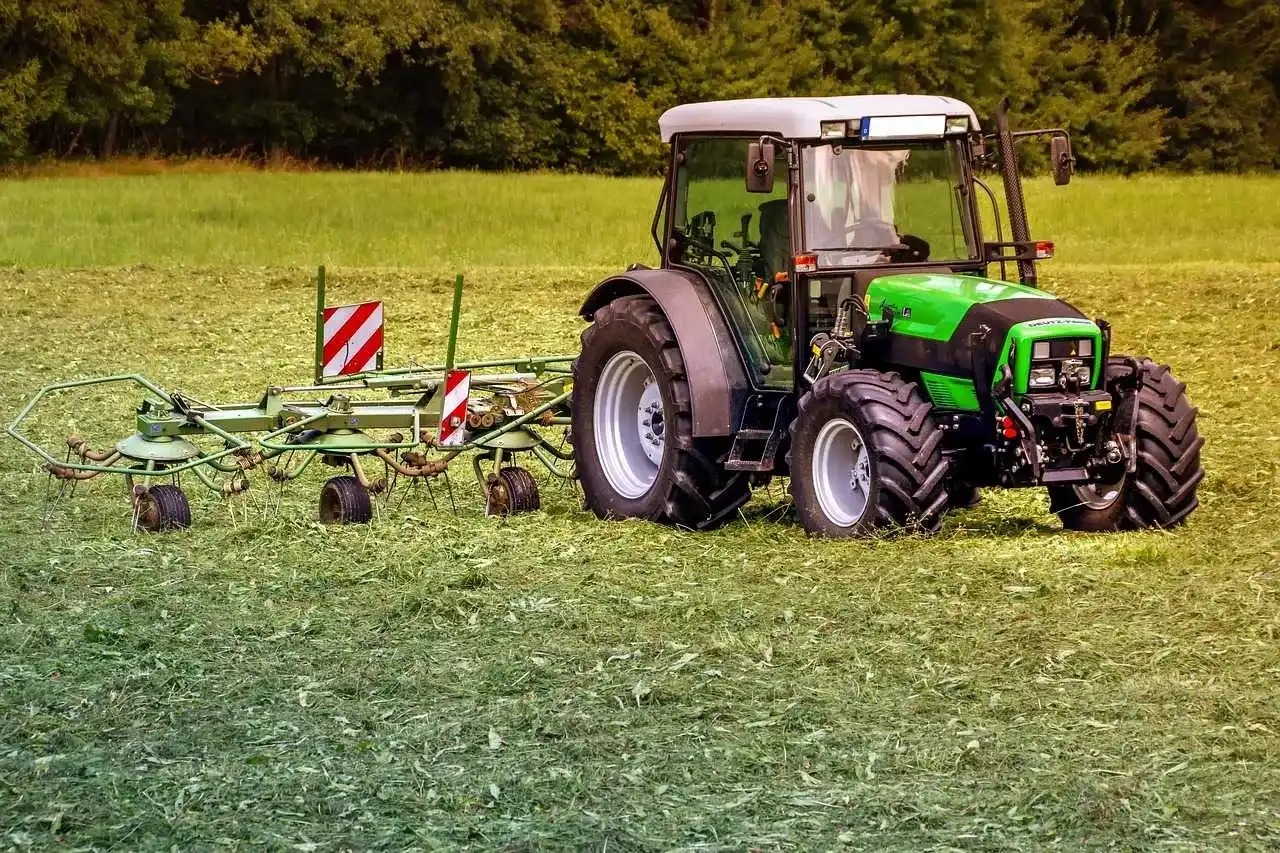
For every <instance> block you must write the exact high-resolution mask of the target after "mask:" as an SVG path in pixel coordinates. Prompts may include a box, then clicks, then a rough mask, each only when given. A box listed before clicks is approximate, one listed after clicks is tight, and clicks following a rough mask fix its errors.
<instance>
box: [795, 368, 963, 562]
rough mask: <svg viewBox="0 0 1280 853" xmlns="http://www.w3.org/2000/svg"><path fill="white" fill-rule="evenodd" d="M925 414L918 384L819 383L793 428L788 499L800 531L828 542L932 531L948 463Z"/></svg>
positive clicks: (838, 379) (850, 375)
mask: <svg viewBox="0 0 1280 853" xmlns="http://www.w3.org/2000/svg"><path fill="white" fill-rule="evenodd" d="M931 412H932V406H931V404H930V403H929V401H928V400H926V399H925V398H924V396H923V395H922V394H921V393H920V389H919V387H918V386H917V385H916V383H914V382H907V381H905V380H903V379H902V377H900V376H899V375H898V374H896V373H880V372H878V371H875V370H850V371H846V372H844V373H837V374H832V375H830V376H827V377H825V378H823V379H821V380H819V381H818V382H817V383H816V384H815V385H814V386H813V390H811V391H810V392H809V393H807V394H805V395H804V396H803V397H802V398H801V399H800V405H799V413H798V414H797V416H796V419H795V421H794V422H793V423H792V425H791V451H790V454H789V462H790V466H791V494H792V497H793V498H794V499H795V503H796V512H797V514H798V515H799V518H800V523H801V524H802V525H803V526H804V529H805V530H806V531H807V532H808V533H810V534H811V535H815V536H826V537H832V538H839V537H846V536H865V535H868V534H871V533H874V532H875V531H877V530H879V529H884V528H891V529H903V530H908V531H918V532H924V533H932V532H934V531H936V530H937V529H938V527H939V526H940V525H941V523H942V515H943V513H944V512H945V511H946V508H947V503H948V493H947V488H946V482H945V481H946V476H947V471H948V470H949V469H950V465H951V463H950V462H949V460H947V458H946V457H945V456H943V455H942V431H941V430H939V429H938V425H937V424H936V423H934V420H933V417H932V414H931Z"/></svg>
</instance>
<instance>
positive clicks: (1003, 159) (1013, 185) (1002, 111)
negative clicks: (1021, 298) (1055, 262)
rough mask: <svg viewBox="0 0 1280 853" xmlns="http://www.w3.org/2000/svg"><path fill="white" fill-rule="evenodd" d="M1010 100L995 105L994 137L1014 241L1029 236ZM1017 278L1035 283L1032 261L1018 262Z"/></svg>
mask: <svg viewBox="0 0 1280 853" xmlns="http://www.w3.org/2000/svg"><path fill="white" fill-rule="evenodd" d="M1008 110H1009V99H1008V98H1002V99H1001V100H1000V104H999V106H997V107H996V139H997V141H998V144H999V145H1000V177H1001V178H1002V179H1003V180H1004V196H1005V205H1006V206H1007V207H1008V209H1009V231H1010V237H1011V238H1012V239H1013V241H1014V242H1015V243H1025V242H1027V241H1029V240H1030V239H1031V225H1030V224H1029V223H1028V222H1027V201H1026V198H1025V197H1024V196H1023V194H1022V173H1021V172H1020V171H1019V170H1018V151H1017V149H1016V148H1014V146H1013V132H1012V131H1011V130H1009V114H1008ZM1018 280H1019V281H1021V282H1022V283H1023V284H1025V285H1026V286H1027V287H1035V286H1036V264H1035V261H1029V260H1020V261H1018Z"/></svg>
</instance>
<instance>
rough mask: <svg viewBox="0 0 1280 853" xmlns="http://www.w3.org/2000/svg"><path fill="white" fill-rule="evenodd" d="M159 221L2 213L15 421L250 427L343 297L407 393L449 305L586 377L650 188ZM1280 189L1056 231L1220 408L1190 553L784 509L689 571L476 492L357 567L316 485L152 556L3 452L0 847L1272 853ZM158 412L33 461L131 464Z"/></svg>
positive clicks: (982, 524) (698, 550)
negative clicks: (183, 399) (321, 271)
mask: <svg viewBox="0 0 1280 853" xmlns="http://www.w3.org/2000/svg"><path fill="white" fill-rule="evenodd" d="M155 180H156V179H153V178H137V179H132V178H131V179H115V180H102V181H99V182H96V183H94V182H84V183H77V182H74V181H27V182H21V183H4V184H0V200H3V202H4V203H3V205H0V211H3V212H2V213H0V258H6V259H8V260H9V261H11V262H12V263H13V264H14V266H12V267H10V268H7V269H0V317H3V318H4V326H3V330H4V334H3V335H0V412H13V411H14V410H16V408H17V407H18V406H19V405H20V404H21V402H22V400H23V399H24V398H25V396H26V395H27V394H28V393H29V392H30V391H31V390H32V389H33V388H34V387H35V386H37V385H39V384H41V383H44V382H48V381H51V380H54V379H57V378H63V377H67V376H73V375H90V374H98V373H109V372H113V371H118V370H126V369H138V370H141V371H142V372H144V373H146V374H147V375H149V376H151V377H152V378H154V379H156V380H158V381H160V382H161V383H162V384H165V385H168V386H181V387H184V388H187V389H188V390H190V391H192V392H193V393H195V394H197V395H198V396H205V397H211V398H216V399H220V400H221V399H250V398H254V397H256V396H257V395H258V394H259V393H260V392H261V389H262V388H263V387H264V386H265V385H266V384H267V383H268V382H280V381H291V380H293V379H301V378H303V377H305V375H306V372H307V369H308V363H309V360H310V355H311V352H310V350H311V343H310V337H309V334H310V326H309V324H310V319H309V312H310V310H311V302H310V300H311V298H312V297H311V291H310V286H309V282H308V275H309V273H308V272H307V270H306V269H304V267H305V266H306V265H309V264H311V263H312V262H318V261H320V260H327V261H329V262H331V263H333V264H336V265H337V268H336V269H334V270H333V271H332V278H331V287H332V288H333V291H334V294H335V298H345V297H348V296H349V297H351V298H361V297H366V296H372V295H381V296H383V297H385V298H386V300H387V302H388V313H389V323H390V329H389V334H390V347H391V351H392V355H393V357H397V358H403V357H405V356H408V355H411V354H412V355H416V356H420V357H422V358H430V357H433V356H436V355H438V354H439V353H440V351H441V350H442V348H443V339H444V322H445V316H444V315H445V311H446V310H447V300H448V297H447V293H448V286H449V279H448V273H449V272H450V271H451V270H452V269H453V268H455V266H456V267H459V268H461V269H462V270H463V271H464V272H466V274H467V277H468V282H469V290H468V294H467V302H466V310H465V312H464V322H463V330H462V334H463V340H462V348H463V350H464V353H463V354H464V355H480V354H485V355H488V354H496V353H499V352H505V353H521V352H525V351H531V352H559V351H572V350H573V347H574V345H575V340H576V335H577V333H578V331H579V329H580V321H578V319H577V318H576V316H575V314H574V312H575V308H576V305H577V301H578V299H579V298H580V296H581V294H582V293H583V292H584V291H585V290H586V289H587V288H588V287H589V286H590V284H591V283H592V282H593V281H594V280H595V279H596V278H597V277H598V276H599V274H600V269H597V267H600V268H603V267H607V266H610V265H617V264H620V263H622V262H624V261H625V260H629V259H631V257H633V256H635V255H640V256H643V252H644V249H645V245H646V244H645V240H646V237H645V232H646V230H647V227H648V219H649V211H648V207H649V195H650V194H651V192H652V191H653V189H654V185H653V184H652V182H646V181H618V182H614V181H605V180H602V179H594V178H568V177H552V176H535V177H529V178H512V177H493V176H458V175H438V176H435V175H433V176H402V177H401V176H347V175H338V176H333V175H316V176H289V175H286V176H273V175H265V176H261V175H255V176H239V175H236V176H206V177H205V178H202V179H199V180H197V179H195V178H189V179H188V178H183V179H182V180H181V181H178V182H177V183H173V184H164V183H163V182H162V183H160V184H156V183H154V181H155ZM170 180H174V181H177V178H172V177H168V176H166V177H164V178H163V181H170ZM184 181H185V183H184ZM339 186H341V187H345V188H346V190H347V192H344V193H337V192H336V188H337V187H339ZM1278 186H1280V185H1277V183H1276V182H1275V181H1274V180H1270V179H1266V180H1263V179H1259V180H1256V181H1250V180H1245V179H1217V178H1214V179H1210V178H1204V179H1200V178H1195V179H1164V178H1145V179H1140V180H1136V181H1120V180H1113V179H1088V178H1085V179H1081V180H1079V182H1078V184H1076V185H1073V186H1072V187H1070V188H1069V189H1068V190H1067V191H1066V192H1065V194H1063V195H1061V196H1058V198H1059V199H1060V200H1061V201H1062V206H1061V207H1058V208H1053V209H1050V208H1049V207H1048V205H1049V203H1050V200H1051V197H1050V196H1048V195H1047V193H1048V191H1049V188H1048V187H1041V186H1040V185H1036V188H1035V193H1036V196H1035V198H1036V206H1034V207H1033V208H1032V215H1033V217H1035V218H1034V219H1033V222H1035V223H1038V222H1044V223H1046V233H1048V232H1049V228H1048V223H1050V222H1053V223H1054V224H1055V225H1059V226H1060V227H1059V228H1058V229H1057V230H1055V231H1054V232H1053V236H1054V237H1055V238H1057V239H1058V240H1059V242H1060V245H1061V246H1062V250H1063V251H1062V256H1063V257H1064V258H1065V260H1064V261H1062V262H1057V263H1055V264H1052V265H1047V266H1046V267H1045V268H1044V271H1045V275H1046V278H1047V282H1046V283H1047V286H1049V287H1051V288H1053V289H1055V290H1057V291H1058V292H1060V293H1062V294H1063V295H1064V296H1066V297H1067V298H1069V299H1071V300H1073V301H1074V302H1075V303H1076V304H1078V305H1080V306H1081V307H1082V308H1084V309H1085V310H1087V311H1089V312H1090V313H1091V314H1098V315H1105V316H1107V317H1108V318H1109V319H1111V320H1112V321H1113V322H1114V324H1115V326H1116V329H1117V348H1118V349H1120V350H1123V351H1131V352H1142V353H1148V354H1150V355H1152V356H1154V357H1156V358H1158V359H1161V360H1166V361H1169V362H1171V363H1173V364H1174V365H1175V368H1176V370H1177V372H1178V373H1179V374H1180V376H1181V377H1182V378H1184V379H1185V380H1187V382H1188V384H1189V388H1190V393H1191V395H1192V398H1193V400H1194V401H1195V402H1196V403H1197V404H1198V405H1199V406H1200V407H1201V421H1200V426H1201V430H1202V434H1203V435H1205V437H1206V439H1207V441H1208V444H1207V445H1206V447H1205V451H1204V460H1205V466H1206V468H1207V470H1208V477H1207V479H1206V480H1205V482H1204V484H1203V486H1202V487H1201V501H1202V506H1201V508H1200V510H1199V511H1198V512H1197V513H1196V514H1195V515H1194V516H1193V517H1192V521H1191V523H1190V524H1189V525H1188V526H1187V527H1185V528H1183V529H1180V530H1178V531H1176V532H1173V533H1132V534H1123V535H1114V536H1093V535H1080V534H1070V535H1069V534H1065V533H1063V532H1062V531H1061V529H1060V526H1059V525H1058V524H1057V522H1056V521H1055V520H1054V519H1053V517H1052V516H1050V515H1049V514H1048V512H1047V509H1046V506H1045V501H1044V498H1043V496H1042V495H1040V494H1038V493H1036V492H1007V493H998V492H991V493H987V494H986V496H985V500H984V503H983V505H982V506H981V507H980V508H979V509H977V510H975V511H971V512H963V513H956V514H954V515H952V516H950V517H949V519H948V522H947V524H946V527H945V529H944V531H943V533H942V534H941V535H940V536H938V537H935V538H932V539H918V538H906V539H894V540H882V541H874V542H819V541H808V540H806V539H805V538H804V536H803V535H802V534H801V533H800V531H799V530H798V529H797V528H796V527H794V526H792V525H791V524H789V523H779V522H778V520H777V519H779V518H782V517H784V516H785V515H786V507H785V501H784V500H783V499H782V497H781V493H780V491H779V490H778V488H777V487H776V486H775V487H774V489H773V491H772V492H771V493H762V494H760V495H759V496H758V497H757V499H756V500H755V501H753V503H752V504H750V505H749V506H748V507H747V509H746V511H745V513H744V517H743V518H742V519H740V520H738V521H736V522H735V523H733V524H731V525H729V526H728V527H726V528H724V529H723V530H720V531H717V532H714V533H708V534H688V533H681V532H677V531H672V530H667V529H663V528H658V527H654V526H651V525H647V524H640V523H602V522H599V521H596V520H595V519H594V518H592V517H590V516H588V515H587V514H585V513H584V512H582V510H581V509H580V505H579V501H578V499H577V497H576V496H575V495H574V494H573V493H572V492H570V491H567V490H557V489H556V488H555V487H554V485H553V484H550V483H548V482H546V481H545V479H544V480H543V489H544V491H543V495H544V507H545V509H544V510H543V511H542V512H540V513H537V514H534V515H531V516H528V517H521V518H515V519H511V520H508V521H495V520H486V519H484V518H483V517H482V512H481V507H480V502H479V497H478V493H477V491H476V489H475V488H474V487H473V486H467V485H465V484H464V483H463V482H462V481H463V478H461V477H459V478H457V480H458V482H459V484H460V485H459V487H458V489H457V494H456V497H457V500H458V503H459V512H458V515H457V517H455V516H454V515H453V514H452V513H451V512H450V511H449V508H448V501H447V499H446V498H444V496H443V494H442V493H440V492H439V491H437V494H436V496H437V498H438V499H440V500H441V502H440V505H439V506H438V507H433V505H432V502H431V500H430V498H429V497H428V496H427V495H425V494H415V495H412V496H409V497H408V498H407V500H406V502H405V503H404V505H402V506H400V507H398V508H396V509H393V510H388V511H387V512H385V513H384V514H383V515H382V517H381V518H380V519H379V520H378V521H376V522H375V523H374V524H373V525H371V526H369V527H368V528H363V529H332V528H325V527H322V526H321V525H319V524H317V523H315V522H314V520H313V518H314V512H315V510H314V500H315V496H316V493H317V491H318V488H319V484H320V482H321V481H322V478H323V476H324V473H323V472H320V471H315V472H313V473H311V474H309V475H308V476H307V477H306V478H305V479H304V481H303V482H300V483H298V484H296V485H295V486H293V487H291V488H290V489H289V490H288V491H286V492H285V493H284V496H283V501H282V503H281V505H280V506H279V508H278V510H274V511H272V510H271V509H270V507H268V506H267V504H268V499H267V490H266V489H265V488H261V486H262V483H261V481H258V482H257V483H256V484H255V485H257V486H259V487H260V488H258V489H257V490H256V491H254V492H251V493H250V494H249V495H247V496H246V497H245V499H244V500H242V501H240V502H238V503H237V504H235V505H234V509H233V510H232V509H228V508H227V507H225V506H223V505H222V504H220V503H219V502H217V501H215V500H213V499H212V498H211V497H208V496H206V495H204V494H196V495H195V496H194V498H195V499H194V501H193V503H194V510H195V513H196V516H197V521H196V525H195V527H194V529H192V530H191V531H189V532H187V533H182V534H178V535H170V536H161V537H142V536H134V535H130V534H129V533H128V532H127V516H128V509H127V505H126V502H125V501H124V500H123V498H122V496H121V494H120V487H119V484H118V483H109V482H98V481H94V482H90V483H87V484H84V485H82V486H81V487H80V489H79V493H78V494H77V495H76V496H75V497H74V499H72V500H70V501H66V502H63V503H60V504H58V505H57V507H56V508H55V509H54V510H53V511H52V512H51V513H50V515H49V520H48V522H47V524H42V523H41V521H40V517H41V513H42V509H43V498H44V489H45V481H44V478H43V477H42V476H41V475H40V474H39V473H38V472H36V470H35V466H34V465H33V463H32V460H31V459H30V458H29V457H27V456H25V455H23V454H21V453H19V452H18V448H17V447H16V445H14V444H13V443H12V442H4V443H3V444H0V543H2V544H3V547H4V555H3V558H2V559H0V619H2V621H0V839H2V841H0V843H2V844H3V846H5V847H14V848H18V849H23V848H26V847H31V848H35V849H50V848H53V849H64V848H65V849H88V848H105V847H118V848H122V849H161V848H164V849H168V848H171V847H175V848H177V849H209V848H216V847H233V848H245V847H251V846H252V847H258V846H261V847H266V848H269V849H281V850H342V849H369V848H381V849H409V848H414V849H423V850H435V849H442V850H443V849H486V850H487V849H501V850H532V849H573V850H579V849H595V850H603V849H606V848H607V849H609V850H665V849H673V848H675V849H699V850H704V849H708V850H742V849H747V848H751V847H754V848H759V849H766V850H772V849H782V850H806V851H807V850H820V849H862V850H882V849H902V850H918V849H948V850H950V849H1008V848H1021V849H1044V848H1051V847H1058V848H1064V849H1081V848H1103V847H1106V848H1120V849H1169V848H1172V849H1186V850H1193V849H1195V850H1198V849H1205V848H1216V849H1254V850H1270V849H1275V848H1276V847H1277V845H1280V702H1277V698H1276V697H1277V695H1280V694H1278V690H1277V688H1278V687H1280V646H1278V643H1280V595H1278V594H1280V578H1278V577H1277V569H1276V566H1277V564H1278V563H1280V533H1278V531H1280V512H1278V511H1277V510H1276V505H1277V501H1278V500H1280V290H1278V289H1277V287H1276V284H1275V282H1276V279H1277V277H1278V276H1280V249H1277V248H1276V247H1277V246H1280V241H1276V240H1275V239H1274V237H1275V230H1276V227H1277V224H1276V220H1275V217H1276V216H1277V214H1276V212H1275V211H1276V206H1275V205H1274V204H1271V203H1270V197H1271V196H1274V192H1275V189H1277V188H1278ZM444 187H450V188H451V190H450V191H451V192H452V193H453V195H451V196H450V195H448V194H446V193H444V192H439V191H440V190H442V188H444ZM162 188H163V191H162ZM1147 190H1151V191H1153V192H1155V191H1158V192H1159V194H1160V198H1159V199H1155V198H1152V197H1151V196H1150V195H1149V194H1147ZM237 193H238V195H237ZM224 194H225V196H226V198H223V196H224ZM326 196H332V197H334V198H336V199H338V200H339V201H340V204H339V205H338V206H337V207H336V208H335V209H334V210H333V211H328V212H325V211H324V210H323V209H322V208H321V207H320V206H319V205H318V204H317V203H316V202H315V201H314V199H319V198H323V197H326ZM230 198H238V199H239V201H238V202H236V203H234V204H233V203H231V202H229V201H227V199H230ZM220 199H222V206H225V207H226V209H227V210H229V211H231V212H230V213H229V214H228V217H229V218H228V219H227V220H226V221H221V222H214V221H213V220H212V219H209V220H205V221H199V219H198V217H193V214H192V211H195V210H216V209H219V208H220V204H219V200H220ZM433 199H435V200H433ZM442 199H443V200H449V201H453V200H456V201H457V206H458V210H455V211H452V212H450V211H449V210H447V209H446V206H445V205H444V204H443V203H442V201H441V200H442ZM1206 199H1208V200H1207V201H1206ZM122 211H132V213H130V214H129V215H127V216H126V215H123V214H122ZM293 211H301V213H295V212H293ZM59 214H61V216H59ZM1250 217H1254V218H1255V220H1254V221H1252V224H1247V223H1248V222H1249V221H1250ZM1267 217H1270V219H1269V220H1268V219H1267ZM486 222H488V223H497V224H489V225H486V224H485V223H486ZM56 223H60V224H57V227H55V224H56ZM571 223H579V224H581V223H591V230H590V231H589V232H581V233H578V234H571V233H568V232H569V231H570V230H571V229H570V224H571ZM428 224H430V226H431V228H429V227H428ZM1246 226H1247V227H1246ZM59 229H61V230H59ZM432 229H434V230H432ZM42 235H43V236H44V238H45V239H43V240H42V239H41V236H42ZM1070 235H1074V236H1070ZM1090 235H1093V236H1090ZM1072 239H1074V240H1075V241H1076V242H1074V243H1068V241H1069V240H1072ZM580 241H582V242H580ZM579 246H586V247H587V249H586V251H582V250H580V249H579ZM1162 250H1163V253H1165V254H1167V255H1168V256H1169V257H1170V258H1173V259H1176V260H1178V261H1180V263H1179V264H1176V265H1171V266H1166V265H1162V264H1160V263H1158V261H1159V260H1161V257H1162ZM629 253H631V254H629ZM1072 259H1074V260H1072ZM1110 259H1116V260H1118V261H1121V262H1122V265H1119V266H1116V267H1108V266H1104V265H1103V264H1102V262H1103V261H1106V260H1110ZM1245 261H1248V262H1247V263H1246V262H1245ZM115 264H120V266H112V265H115ZM375 264H376V265H378V266H382V267H391V266H401V267H404V269H388V268H383V269H373V268H369V267H371V266H373V265H375ZM131 399H132V398H131V396H130V395H129V394H127V393H122V392H116V391H111V390H108V391H103V392H98V393H94V394H92V395H89V397H88V399H86V400H83V401H80V402H79V403H76V402H74V401H69V400H62V401H59V402H58V403H57V404H56V405H55V406H53V407H52V408H51V409H50V410H49V411H48V413H47V415H44V416H42V418H41V420H40V423H39V425H38V426H39V428H40V429H42V430H44V434H46V435H48V436H55V435H58V434H61V433H65V432H67V431H70V430H72V429H74V430H77V431H82V432H84V433H86V434H87V435H89V436H90V437H92V438H95V439H96V440H97V441H98V443H102V442H103V441H105V440H106V439H107V438H108V437H118V436H120V435H123V434H124V433H125V432H127V431H128V430H129V429H130V426H129V416H128V413H129V412H128V407H129V404H130V402H131Z"/></svg>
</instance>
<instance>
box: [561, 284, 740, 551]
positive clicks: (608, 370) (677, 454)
mask: <svg viewBox="0 0 1280 853" xmlns="http://www.w3.org/2000/svg"><path fill="white" fill-rule="evenodd" d="M593 320H594V321H593V322H592V324H591V325H590V326H588V327H587V329H586V331H584V332H583V333H582V352H581V354H580V355H579V356H578V358H577V360H576V361H575V362H574V365H573V388H574V392H573V402H572V410H573V411H572V413H573V430H572V432H571V438H570V440H571V441H572V443H573V453H574V459H575V460H576V462H577V468H578V480H579V481H580V482H581V484H582V492H583V495H584V497H585V503H586V506H587V509H589V510H591V511H592V512H594V513H595V514H596V515H598V516H599V517H601V518H645V519H649V520H651V521H659V522H665V523H668V524H675V525H679V526H682V527H691V528H704V527H710V526H713V525H715V524H718V523H720V522H723V521H724V520H725V519H727V518H729V517H730V516H731V515H732V514H733V512H734V511H735V510H736V509H737V508H738V507H740V506H742V505H743V504H744V503H746V502H747V499H748V498H749V497H750V496H751V489H750V484H749V482H748V481H747V478H746V476H745V475H744V474H741V473H734V472H728V471H725V470H724V469H723V468H722V467H721V466H720V464H719V457H720V456H721V455H722V454H723V453H725V452H726V451H727V450H728V446H727V440H722V439H709V438H694V436H693V409H692V401H691V396H690V391H689V380H688V377H687V375H686V373H685V366H684V359H683V357H682V356H681V353H680V345H679V343H678V342H677V341H676V337H675V333H674V332H673V331H672V329H671V325H670V323H668V322H667V318H666V317H665V316H664V315H663V313H662V310H661V309H660V308H659V307H658V305H657V303H656V302H655V301H654V300H653V299H652V298H650V297H648V296H623V297H621V298H619V299H616V300H614V301H613V302H611V303H609V304H608V305H605V306H604V307H602V308H600V309H599V310H598V311H596V313H595V317H594V318H593Z"/></svg>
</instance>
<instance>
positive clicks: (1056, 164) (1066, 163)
mask: <svg viewBox="0 0 1280 853" xmlns="http://www.w3.org/2000/svg"><path fill="white" fill-rule="evenodd" d="M1049 159H1050V160H1051V161H1052V162H1053V182H1054V183H1055V184H1057V185H1058V186H1060V187H1063V186H1066V185H1067V184H1069V183H1071V176H1072V174H1074V173H1075V170H1076V158H1075V157H1073V156H1072V154H1071V140H1070V139H1068V138H1067V137H1065V136H1055V137H1053V139H1052V140H1050V142H1049Z"/></svg>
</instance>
